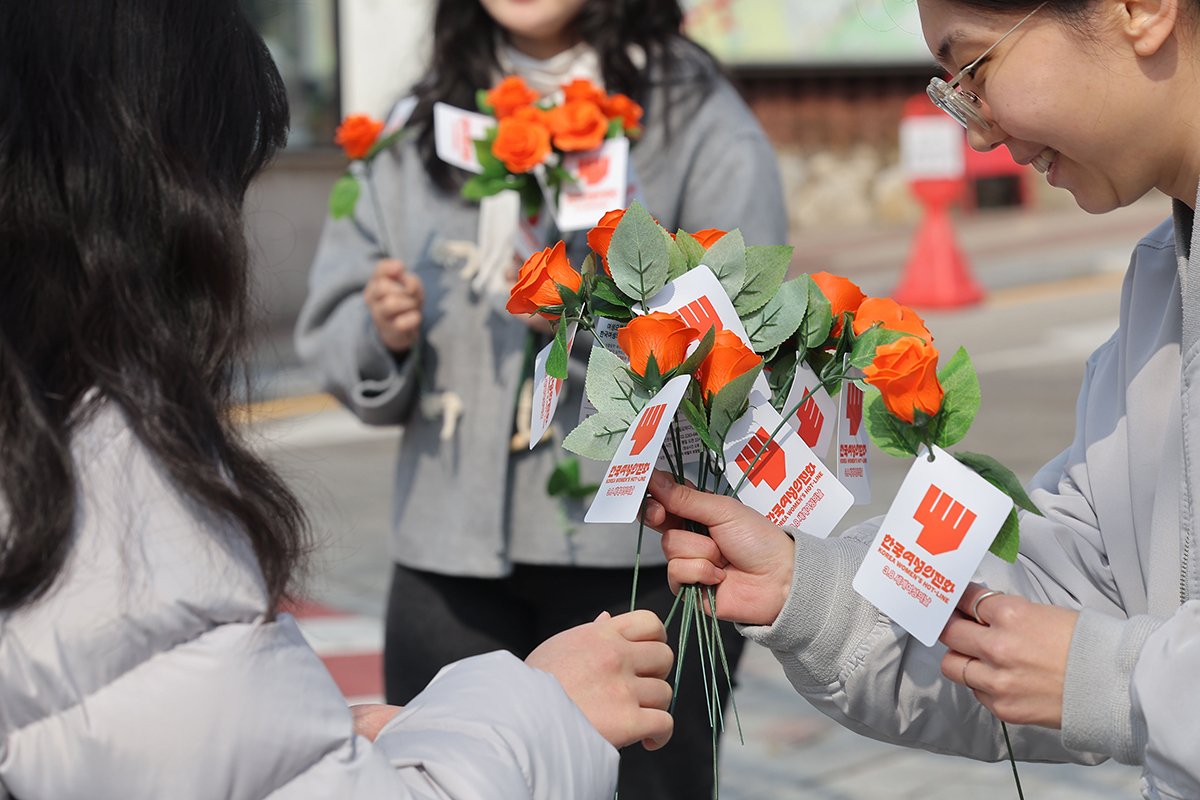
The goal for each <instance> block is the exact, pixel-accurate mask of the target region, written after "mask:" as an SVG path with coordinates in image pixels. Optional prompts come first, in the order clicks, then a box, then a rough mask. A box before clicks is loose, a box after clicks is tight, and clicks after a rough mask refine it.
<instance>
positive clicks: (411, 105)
mask: <svg viewBox="0 0 1200 800" xmlns="http://www.w3.org/2000/svg"><path fill="white" fill-rule="evenodd" d="M419 102H420V101H419V100H418V99H417V96H416V95H415V94H410V95H408V96H406V97H402V98H400V99H399V100H398V101H397V102H396V105H394V106H392V113H391V115H390V116H389V117H388V118H387V124H386V125H384V126H383V132H382V133H380V134H379V135H380V136H381V137H383V136H391V135H392V134H393V133H395V132H396V131H398V130H400V129H401V128H403V127H404V126H405V125H406V124H407V123H408V118H409V117H411V116H412V113H413V112H414V111H416V110H417V104H418V103H419Z"/></svg>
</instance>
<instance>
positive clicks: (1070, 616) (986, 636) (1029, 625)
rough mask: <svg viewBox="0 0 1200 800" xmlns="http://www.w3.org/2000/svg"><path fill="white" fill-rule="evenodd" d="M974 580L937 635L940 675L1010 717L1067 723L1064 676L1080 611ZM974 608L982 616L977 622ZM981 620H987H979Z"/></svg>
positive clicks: (1043, 723) (1044, 723) (1023, 721)
mask: <svg viewBox="0 0 1200 800" xmlns="http://www.w3.org/2000/svg"><path fill="white" fill-rule="evenodd" d="M988 591H989V590H988V588H987V587H986V586H981V585H980V584H978V583H972V584H970V585H968V586H967V589H966V591H965V592H963V595H962V598H961V599H960V600H959V601H958V608H957V609H956V610H955V611H954V614H953V615H952V616H951V617H950V621H949V622H948V623H946V627H945V629H944V630H943V631H942V635H941V636H940V637H938V638H939V639H941V641H942V643H943V644H945V645H946V646H947V647H949V648H950V652H948V653H946V655H945V657H944V658H942V674H943V675H945V676H946V677H947V678H949V679H950V680H952V681H954V682H955V683H957V684H959V685H962V686H966V687H967V688H968V689H971V690H972V691H973V692H974V693H975V697H976V698H978V700H979V702H980V703H982V704H983V705H984V706H985V707H986V708H987V709H988V710H989V711H991V712H992V713H993V714H995V715H996V716H997V717H999V718H1000V719H1002V720H1004V721H1005V722H1011V723H1014V724H1019V725H1041V726H1043V727H1046V728H1056V729H1057V728H1061V727H1062V703H1063V682H1064V680H1065V678H1066V673H1067V654H1068V652H1069V651H1070V648H1071V634H1072V633H1073V632H1074V630H1075V620H1076V619H1078V618H1079V614H1078V612H1075V611H1071V610H1069V609H1066V608H1060V607H1058V606H1052V605H1044V604H1042V603H1031V602H1030V601H1028V600H1026V599H1025V598H1023V597H1017V596H1014V595H1008V594H994V595H991V596H989V597H985V598H983V599H982V600H980V602H979V604H978V605H976V604H975V601H976V599H977V598H980V597H982V596H983V595H984V594H986V593H987V592H988ZM972 612H974V613H977V614H978V615H979V621H976V619H975V617H974V616H973V615H972ZM981 623H982V624H981Z"/></svg>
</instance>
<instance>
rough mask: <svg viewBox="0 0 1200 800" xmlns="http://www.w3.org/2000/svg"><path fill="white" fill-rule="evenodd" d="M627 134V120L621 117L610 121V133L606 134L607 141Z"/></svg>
mask: <svg viewBox="0 0 1200 800" xmlns="http://www.w3.org/2000/svg"><path fill="white" fill-rule="evenodd" d="M624 132H625V120H623V119H621V118H620V117H613V118H612V119H610V120H609V121H608V131H607V132H606V133H605V134H604V138H605V139H615V138H617V137H618V136H620V135H621V134H623V133H624Z"/></svg>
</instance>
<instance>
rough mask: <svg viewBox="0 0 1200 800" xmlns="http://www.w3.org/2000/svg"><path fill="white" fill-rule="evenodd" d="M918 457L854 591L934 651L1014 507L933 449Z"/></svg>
mask: <svg viewBox="0 0 1200 800" xmlns="http://www.w3.org/2000/svg"><path fill="white" fill-rule="evenodd" d="M933 453H934V456H935V459H934V460H933V461H930V460H929V458H928V457H927V456H918V457H917V460H916V461H915V462H913V465H912V468H911V469H910V470H909V471H908V476H907V477H906V478H905V479H904V483H903V484H901V486H900V491H899V492H897V493H896V499H895V500H893V501H892V506H891V508H889V509H888V513H887V517H886V518H885V519H884V521H883V525H882V526H880V528H879V532H878V533H877V534H876V535H875V540H874V541H873V542H872V543H871V549H870V550H869V551H868V552H867V555H866V558H864V559H863V562H862V566H860V567H859V569H858V573H857V574H855V576H854V584H853V585H854V589H855V591H857V592H858V593H859V594H861V595H862V596H863V597H865V598H866V599H867V600H869V601H871V602H872V603H873V604H874V605H875V607H876V608H878V609H879V610H880V611H882V612H883V613H885V614H887V615H888V616H889V617H891V618H892V619H893V620H895V621H896V622H897V623H898V624H899V625H900V626H901V627H903V628H904V629H905V630H906V631H908V632H909V633H910V634H912V635H913V637H915V638H916V639H917V640H918V641H919V642H921V643H922V644H924V645H926V646H931V645H932V644H933V643H934V642H935V641H937V637H938V636H939V635H940V634H941V632H942V628H944V627H946V621H947V620H948V619H950V614H951V612H953V611H954V607H955V606H956V605H957V604H958V599H959V597H961V596H962V593H963V590H964V589H965V588H966V586H967V583H968V582H969V581H970V580H971V576H972V575H974V574H975V568H976V567H978V566H979V562H980V561H982V560H983V555H984V553H986V552H987V549H988V547H990V546H991V544H992V540H993V539H995V538H996V533H997V532H998V531H999V530H1000V526H1001V525H1003V524H1004V519H1005V517H1007V516H1008V512H1009V511H1010V510H1012V500H1011V499H1009V497H1008V496H1007V495H1005V494H1004V493H1003V492H1001V491H1000V490H999V489H997V488H996V487H994V486H992V485H991V484H990V483H988V482H987V481H985V480H984V479H983V478H981V477H980V476H979V475H978V474H977V473H976V472H975V471H973V470H971V469H969V468H968V467H965V466H963V465H962V464H960V463H959V462H958V461H957V460H955V458H954V457H953V456H952V455H950V454H949V453H947V452H946V451H945V450H942V449H941V448H940V447H936V446H935V447H934V448H933Z"/></svg>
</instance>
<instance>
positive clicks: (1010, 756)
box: [1000, 720, 1025, 800]
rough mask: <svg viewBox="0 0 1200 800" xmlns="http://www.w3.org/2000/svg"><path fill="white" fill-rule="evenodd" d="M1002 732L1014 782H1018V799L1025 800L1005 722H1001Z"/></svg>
mask: <svg viewBox="0 0 1200 800" xmlns="http://www.w3.org/2000/svg"><path fill="white" fill-rule="evenodd" d="M1000 730H1002V731H1004V746H1005V747H1006V748H1008V763H1009V764H1012V771H1013V780H1015V781H1016V782H1017V798H1018V800H1025V793H1024V792H1022V791H1021V776H1020V775H1018V774H1017V759H1016V758H1014V757H1013V751H1012V742H1010V741H1009V740H1008V726H1007V725H1005V724H1004V720H1000Z"/></svg>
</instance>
